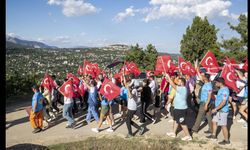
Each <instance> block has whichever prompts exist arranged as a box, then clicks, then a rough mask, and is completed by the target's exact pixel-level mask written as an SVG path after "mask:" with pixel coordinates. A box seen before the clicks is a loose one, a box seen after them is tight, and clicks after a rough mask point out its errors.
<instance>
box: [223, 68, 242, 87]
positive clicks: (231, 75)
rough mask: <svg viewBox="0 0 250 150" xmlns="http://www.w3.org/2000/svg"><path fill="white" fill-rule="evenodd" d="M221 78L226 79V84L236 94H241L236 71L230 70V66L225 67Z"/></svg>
mask: <svg viewBox="0 0 250 150" xmlns="http://www.w3.org/2000/svg"><path fill="white" fill-rule="evenodd" d="M221 77H222V78H224V80H225V84H226V85H227V86H228V87H229V88H231V89H233V90H234V91H236V92H239V89H238V88H237V86H236V80H237V76H236V75H235V71H234V69H232V68H231V69H230V67H229V66H228V65H224V67H223V69H222V72H221Z"/></svg>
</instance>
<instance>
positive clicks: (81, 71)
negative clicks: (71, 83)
mask: <svg viewBox="0 0 250 150" xmlns="http://www.w3.org/2000/svg"><path fill="white" fill-rule="evenodd" d="M77 73H78V74H79V75H83V67H82V66H81V65H79V67H78V69H77Z"/></svg>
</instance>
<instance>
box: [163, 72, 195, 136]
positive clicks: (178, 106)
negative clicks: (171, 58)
mask: <svg viewBox="0 0 250 150" xmlns="http://www.w3.org/2000/svg"><path fill="white" fill-rule="evenodd" d="M166 77H167V79H168V82H169V83H170V85H171V86H172V88H174V89H175V90H176V95H175V98H174V128H173V129H174V131H173V132H169V133H167V135H168V136H170V137H176V132H177V129H178V126H179V125H180V126H181V128H182V129H183V131H184V134H185V137H183V138H182V139H181V140H183V141H190V140H192V137H191V136H190V134H189V131H188V127H187V125H186V117H187V108H188V107H187V96H188V92H187V88H186V87H185V85H186V80H185V79H184V78H179V81H178V85H175V83H174V82H173V81H172V80H171V78H170V76H169V75H168V74H166Z"/></svg>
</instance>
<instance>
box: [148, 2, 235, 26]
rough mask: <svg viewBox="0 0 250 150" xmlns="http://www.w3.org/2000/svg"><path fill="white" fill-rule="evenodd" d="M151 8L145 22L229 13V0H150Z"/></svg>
mask: <svg viewBox="0 0 250 150" xmlns="http://www.w3.org/2000/svg"><path fill="white" fill-rule="evenodd" d="M150 4H151V5H152V7H153V9H151V11H149V13H148V14H147V16H146V17H145V18H144V21H145V22H148V21H152V20H157V19H160V18H162V17H175V18H176V17H177V18H190V17H194V16H200V17H205V16H208V17H212V16H215V15H217V14H218V13H219V14H221V16H225V15H228V14H229V10H228V8H229V7H230V6H231V4H232V3H231V2H230V1H223V0H175V1H170V0H151V1H150Z"/></svg>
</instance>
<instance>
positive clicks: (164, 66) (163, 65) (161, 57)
mask: <svg viewBox="0 0 250 150" xmlns="http://www.w3.org/2000/svg"><path fill="white" fill-rule="evenodd" d="M160 57H161V62H162V65H163V69H164V72H165V74H166V69H165V65H164V63H163V59H162V56H160Z"/></svg>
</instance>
